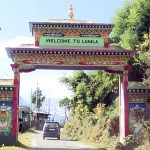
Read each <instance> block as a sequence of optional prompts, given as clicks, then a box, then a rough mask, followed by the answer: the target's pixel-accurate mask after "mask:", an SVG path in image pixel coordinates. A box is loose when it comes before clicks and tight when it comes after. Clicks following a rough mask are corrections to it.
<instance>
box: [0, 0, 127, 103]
mask: <svg viewBox="0 0 150 150" xmlns="http://www.w3.org/2000/svg"><path fill="white" fill-rule="evenodd" d="M123 1H124V0H0V27H1V29H2V30H0V78H3V79H4V78H11V79H12V78H13V72H12V70H11V67H10V64H12V63H13V62H12V60H11V59H10V58H8V56H7V53H6V51H5V47H9V46H19V45H20V44H27V43H34V38H33V37H32V34H31V32H30V30H29V22H32V21H33V22H34V21H35V22H36V21H47V20H48V19H67V16H68V10H69V6H70V4H72V5H73V8H74V18H75V19H77V20H89V21H95V22H97V23H111V20H112V18H113V16H114V15H115V12H116V10H117V9H119V8H120V7H122V6H123ZM72 72H73V71H60V70H37V71H34V72H31V73H22V74H21V86H20V96H21V97H22V98H23V99H24V100H25V101H27V102H28V103H30V94H31V89H32V90H33V91H34V90H35V89H36V86H37V83H38V85H39V87H40V88H41V90H42V91H43V94H44V95H45V96H46V98H47V99H51V102H52V103H53V101H54V103H55V102H56V101H58V100H59V99H60V98H63V97H65V96H67V95H70V94H71V93H70V91H68V90H67V89H66V87H65V86H62V85H61V84H60V83H59V78H60V77H62V76H64V75H65V76H69V75H71V74H72Z"/></svg>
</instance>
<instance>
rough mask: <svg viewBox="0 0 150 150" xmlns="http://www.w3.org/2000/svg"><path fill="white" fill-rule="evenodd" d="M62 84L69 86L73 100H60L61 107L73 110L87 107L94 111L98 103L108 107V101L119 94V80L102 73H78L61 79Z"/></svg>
mask: <svg viewBox="0 0 150 150" xmlns="http://www.w3.org/2000/svg"><path fill="white" fill-rule="evenodd" d="M61 82H62V83H64V84H65V85H67V86H68V89H70V90H72V92H73V95H72V97H71V98H65V99H62V100H60V105H64V104H65V105H67V107H68V108H69V107H71V108H72V109H73V110H78V109H76V107H78V108H81V107H82V106H83V107H85V106H87V107H86V108H87V109H88V110H89V111H93V108H95V107H96V106H97V104H98V103H106V105H108V99H109V98H110V97H111V96H112V95H113V97H114V96H115V95H114V93H116V94H117V92H116V91H117V90H116V91H115V89H116V87H117V82H118V79H117V78H116V77H115V76H114V75H112V74H108V73H105V72H102V71H94V72H85V71H76V72H75V73H74V74H73V76H71V77H63V78H61ZM106 96H107V99H105V97H106ZM111 100H112V99H111ZM111 100H110V101H109V104H110V103H111ZM79 104H80V107H79Z"/></svg>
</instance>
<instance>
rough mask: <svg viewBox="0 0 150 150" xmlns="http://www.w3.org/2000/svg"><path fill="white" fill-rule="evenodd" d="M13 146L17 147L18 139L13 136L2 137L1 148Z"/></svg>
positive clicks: (0, 140)
mask: <svg viewBox="0 0 150 150" xmlns="http://www.w3.org/2000/svg"><path fill="white" fill-rule="evenodd" d="M2 145H3V146H13V145H17V139H16V137H12V136H5V137H3V136H1V137H0V146H2Z"/></svg>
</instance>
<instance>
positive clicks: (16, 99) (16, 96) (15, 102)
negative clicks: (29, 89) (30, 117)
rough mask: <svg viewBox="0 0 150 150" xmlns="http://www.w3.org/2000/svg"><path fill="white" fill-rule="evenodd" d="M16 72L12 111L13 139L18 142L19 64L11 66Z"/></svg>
mask: <svg viewBox="0 0 150 150" xmlns="http://www.w3.org/2000/svg"><path fill="white" fill-rule="evenodd" d="M11 66H12V69H13V71H14V91H13V111H12V137H13V138H14V139H15V140H16V142H17V141H18V113H19V88H20V73H19V69H18V68H19V66H18V65H17V64H14V65H11Z"/></svg>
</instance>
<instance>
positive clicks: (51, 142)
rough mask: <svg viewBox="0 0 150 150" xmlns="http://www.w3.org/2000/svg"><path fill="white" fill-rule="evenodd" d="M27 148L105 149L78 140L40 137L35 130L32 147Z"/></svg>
mask: <svg viewBox="0 0 150 150" xmlns="http://www.w3.org/2000/svg"><path fill="white" fill-rule="evenodd" d="M29 150H106V149H99V148H98V149H94V148H93V147H92V146H88V145H85V144H83V143H80V142H78V141H65V140H57V139H45V140H43V139H42V132H39V131H38V132H36V133H34V134H33V138H32V148H30V149H29Z"/></svg>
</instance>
